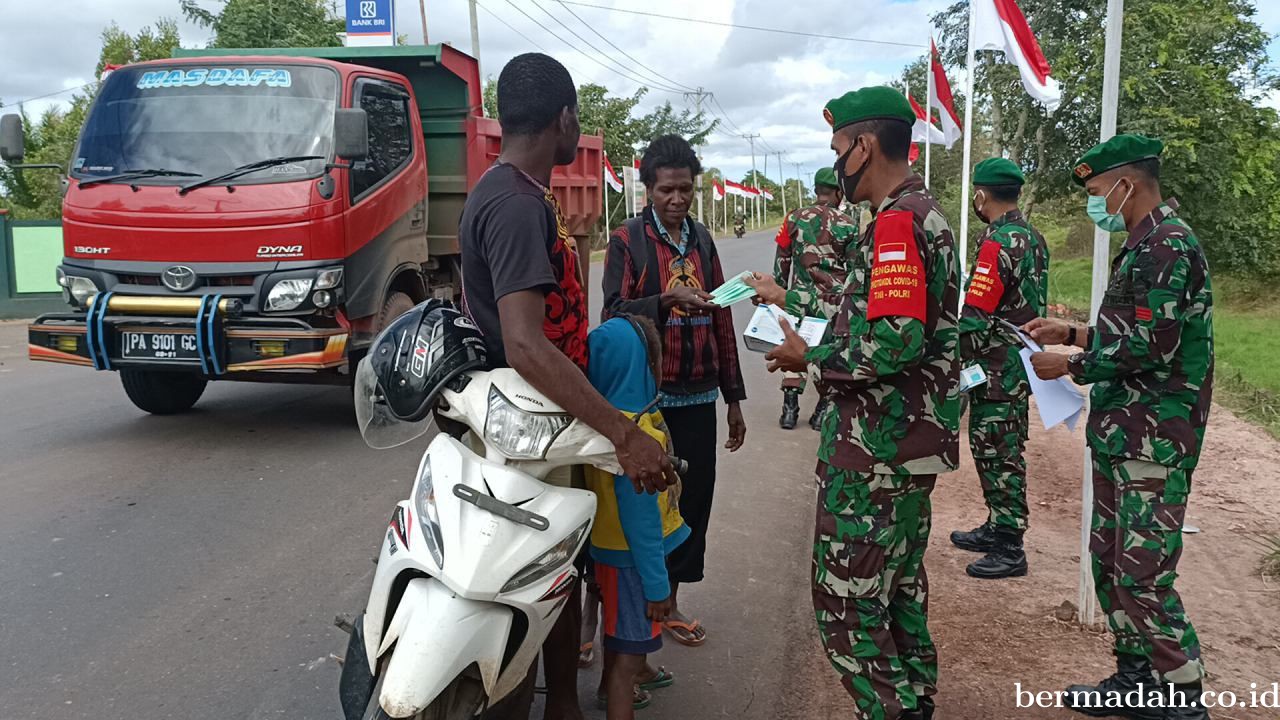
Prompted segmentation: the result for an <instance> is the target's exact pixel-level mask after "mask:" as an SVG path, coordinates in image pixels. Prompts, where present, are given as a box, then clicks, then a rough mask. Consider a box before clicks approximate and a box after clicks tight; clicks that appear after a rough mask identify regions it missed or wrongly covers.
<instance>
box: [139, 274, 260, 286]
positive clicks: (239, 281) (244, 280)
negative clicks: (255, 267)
mask: <svg viewBox="0 0 1280 720" xmlns="http://www.w3.org/2000/svg"><path fill="white" fill-rule="evenodd" d="M118 277H119V278H120V282H121V283H122V284H125V285H152V286H159V285H160V284H161V283H160V276H159V275H142V274H126V275H120V276H118ZM199 286H204V287H253V276H252V275H205V276H202V277H201V278H200V282H199Z"/></svg>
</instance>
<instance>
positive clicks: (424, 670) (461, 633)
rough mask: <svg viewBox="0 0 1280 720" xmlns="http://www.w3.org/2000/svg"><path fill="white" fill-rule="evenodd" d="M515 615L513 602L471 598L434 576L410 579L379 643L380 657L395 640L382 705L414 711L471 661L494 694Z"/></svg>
mask: <svg viewBox="0 0 1280 720" xmlns="http://www.w3.org/2000/svg"><path fill="white" fill-rule="evenodd" d="M511 621H512V616H511V610H510V609H509V608H507V607H504V606H502V605H498V604H496V603H489V602H478V601H475V600H466V599H464V598H461V597H459V596H457V595H455V594H454V593H453V592H452V591H450V590H449V589H448V588H447V587H445V586H444V584H443V583H441V582H440V581H438V580H436V579H434V578H417V579H415V580H412V581H410V582H409V585H408V587H406V588H405V591H404V595H403V597H402V598H401V600H400V604H399V606H398V607H397V608H396V613H395V617H394V618H392V620H391V625H390V626H389V627H388V628H387V633H386V635H385V636H384V637H383V638H382V646H381V647H380V648H379V649H378V656H379V657H381V656H382V655H383V654H384V653H386V652H387V651H388V650H390V649H391V647H392V646H393V645H394V646H395V652H394V653H392V655H391V658H390V660H389V661H388V662H387V664H386V669H385V671H384V672H385V673H386V675H385V678H384V679H383V681H382V693H381V695H380V696H379V698H378V702H379V704H381V705H382V709H383V710H385V711H386V712H387V714H389V715H391V716H392V717H412V716H413V715H415V714H417V713H418V712H419V711H420V710H422V709H423V708H425V707H427V706H428V705H430V704H431V702H432V701H433V700H435V699H436V697H437V696H438V695H439V694H440V693H441V692H442V691H444V689H445V688H447V687H448V686H449V683H451V682H453V680H454V678H456V677H458V675H460V674H461V673H462V672H463V671H465V670H466V669H467V668H468V667H470V666H471V665H475V666H476V667H477V668H479V670H480V678H481V681H482V683H483V684H484V690H485V694H486V695H488V696H489V697H490V698H491V699H494V698H493V695H492V693H493V688H494V684H495V683H496V682H497V679H498V675H499V673H500V672H501V670H502V656H503V652H504V651H505V650H506V647H507V636H508V634H509V633H510V631H511Z"/></svg>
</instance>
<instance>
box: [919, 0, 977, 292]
mask: <svg viewBox="0 0 1280 720" xmlns="http://www.w3.org/2000/svg"><path fill="white" fill-rule="evenodd" d="M930 53H932V49H930ZM973 56H974V52H973V3H972V2H970V3H969V44H968V45H967V46H965V61H964V64H965V73H966V74H967V75H968V78H969V79H968V84H967V86H966V87H965V93H964V164H963V165H962V166H961V168H960V279H961V281H962V282H963V280H964V278H965V276H966V274H967V273H968V267H969V163H970V162H971V159H972V156H973V93H974V87H973V86H974V82H973ZM929 62H930V69H932V62H933V57H932V55H930V58H929ZM961 302H962V303H963V302H964V300H963V299H962V300H961Z"/></svg>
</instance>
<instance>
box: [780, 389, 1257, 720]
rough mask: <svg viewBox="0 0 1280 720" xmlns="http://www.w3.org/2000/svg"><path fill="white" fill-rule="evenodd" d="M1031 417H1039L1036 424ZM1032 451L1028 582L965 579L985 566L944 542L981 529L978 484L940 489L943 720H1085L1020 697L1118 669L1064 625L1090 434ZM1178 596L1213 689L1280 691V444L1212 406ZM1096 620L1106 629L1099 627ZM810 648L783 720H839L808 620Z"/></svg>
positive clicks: (1246, 715)
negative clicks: (1277, 575)
mask: <svg viewBox="0 0 1280 720" xmlns="http://www.w3.org/2000/svg"><path fill="white" fill-rule="evenodd" d="M1033 415H1034V413H1033ZM1031 422H1032V425H1033V431H1032V438H1031V442H1030V443H1029V444H1028V447H1027V453H1026V454H1027V464H1028V473H1029V478H1030V481H1029V486H1030V487H1029V492H1030V502H1031V507H1032V517H1031V531H1030V532H1029V533H1028V537H1027V546H1028V555H1029V561H1030V566H1031V572H1030V575H1029V576H1028V577H1026V578H1020V579H1014V580H1002V581H996V582H992V581H979V580H973V579H971V578H969V577H968V576H967V575H965V573H964V568H965V565H966V564H968V563H969V562H970V561H972V560H973V559H974V558H975V557H976V556H975V555H973V554H971V553H967V552H964V551H962V550H958V549H956V548H954V547H952V546H951V544H950V542H948V541H947V535H948V534H949V533H950V532H951V531H952V530H955V529H969V528H971V527H973V526H975V525H977V524H978V523H979V522H981V521H982V519H983V517H984V510H983V505H982V495H981V491H980V489H979V485H978V478H977V474H976V473H975V471H974V468H973V462H972V459H971V458H970V456H969V454H968V448H967V445H966V447H965V448H964V449H963V451H962V457H963V462H962V465H961V468H960V470H959V471H957V472H955V473H952V474H951V475H947V476H944V477H942V478H940V479H939V482H938V488H937V490H936V491H935V493H934V528H933V536H932V544H931V547H930V549H929V555H928V560H927V563H928V570H929V578H930V581H931V585H932V596H931V598H930V627H931V629H932V630H933V634H934V638H935V641H936V642H937V644H938V651H939V656H940V662H941V670H940V674H941V678H940V693H939V696H938V698H937V700H938V706H939V709H940V717H942V718H945V719H946V720H991V719H993V718H994V719H997V720H1005V719H1008V720H1013V719H1015V718H1017V719H1021V718H1027V717H1035V718H1041V717H1043V718H1071V717H1078V716H1076V715H1074V714H1073V713H1071V712H1069V711H1066V710H1056V709H1031V710H1026V709H1018V708H1017V707H1016V705H1015V703H1016V697H1015V694H1016V687H1017V685H1016V683H1021V687H1022V688H1023V689H1026V690H1030V691H1033V692H1040V691H1046V690H1049V691H1052V690H1058V689H1061V688H1063V687H1065V686H1066V685H1068V684H1070V683H1073V682H1083V681H1087V682H1095V681H1097V680H1098V679H1101V678H1102V677H1104V676H1106V675H1107V674H1109V673H1110V672H1111V671H1112V670H1113V669H1114V663H1113V660H1112V658H1111V654H1110V652H1111V651H1110V648H1111V641H1110V636H1109V635H1108V634H1107V633H1105V632H1103V631H1101V630H1100V629H1092V630H1090V629H1085V628H1082V627H1081V626H1080V625H1079V624H1078V623H1076V622H1074V621H1066V622H1064V621H1063V620H1061V619H1059V618H1060V617H1064V616H1066V614H1065V613H1063V612H1062V607H1063V603H1072V604H1074V603H1076V601H1077V581H1078V572H1079V563H1078V561H1079V555H1080V491H1081V475H1082V472H1083V464H1084V459H1083V458H1084V455H1083V453H1084V449H1083V437H1084V435H1083V428H1080V429H1078V430H1077V431H1076V432H1075V433H1070V432H1067V431H1066V430H1065V429H1063V428H1056V429H1054V430H1052V431H1050V432H1044V431H1043V430H1039V429H1038V428H1039V427H1040V426H1039V419H1038V418H1037V417H1033V418H1032V421H1031ZM1187 521H1188V523H1189V524H1192V525H1195V526H1197V527H1199V528H1200V532H1199V533H1197V534H1188V535H1186V536H1185V540H1186V550H1185V552H1184V554H1183V558H1182V562H1181V565H1180V570H1181V577H1180V579H1179V581H1178V589H1179V591H1180V592H1181V594H1182V597H1183V601H1184V603H1185V605H1186V607H1187V611H1188V613H1189V614H1190V617H1191V620H1192V622H1193V623H1194V624H1195V626H1196V628H1197V630H1198V632H1199V634H1200V637H1201V641H1202V644H1203V647H1204V658H1205V661H1206V664H1207V666H1208V669H1209V673H1210V677H1209V680H1208V687H1210V688H1212V689H1214V690H1217V691H1219V692H1221V691H1226V690H1229V691H1232V692H1235V693H1237V694H1238V695H1239V696H1240V697H1241V698H1245V699H1247V697H1248V694H1249V691H1250V683H1257V684H1258V689H1259V691H1261V690H1264V689H1266V688H1269V687H1270V686H1271V683H1273V682H1278V681H1280V622H1278V621H1277V619H1276V618H1277V609H1280V587H1278V586H1277V585H1276V584H1275V583H1271V584H1268V583H1267V582H1266V581H1264V580H1263V579H1262V578H1261V577H1259V575H1258V574H1257V567H1258V564H1259V562H1260V560H1261V557H1262V552H1263V551H1262V548H1261V546H1260V545H1258V544H1257V543H1256V542H1255V538H1257V537H1258V536H1259V535H1260V534H1263V533H1273V534H1274V533H1276V532H1280V444H1278V443H1276V442H1275V441H1274V440H1273V439H1271V438H1270V437H1269V436H1268V435H1267V434H1266V433H1264V432H1263V431H1261V430H1259V429H1258V428H1256V427H1254V426H1252V425H1249V424H1247V423H1245V422H1243V421H1241V420H1239V419H1238V418H1236V417H1235V416H1234V415H1232V414H1231V413H1230V412H1229V411H1227V410H1224V409H1223V408H1221V407H1217V406H1215V407H1214V409H1213V416H1212V419H1211V421H1210V424H1209V429H1208V433H1207V437H1206V440H1205V454H1204V457H1203V458H1202V460H1201V463H1200V467H1199V468H1198V469H1197V471H1196V473H1195V477H1194V488H1193V494H1192V498H1191V504H1190V507H1189V510H1188V516H1187ZM1099 619H1100V620H1101V619H1102V618H1101V616H1099ZM792 629H794V630H795V631H796V632H803V633H804V635H805V641H804V642H799V641H798V642H797V643H796V645H797V648H796V649H794V650H793V652H792V653H791V657H790V658H788V661H789V664H791V668H792V669H793V670H794V672H795V676H796V680H795V682H794V683H793V684H792V685H791V686H790V687H788V688H787V689H786V690H784V691H783V692H782V693H781V696H780V697H779V706H778V707H777V708H776V715H775V717H778V718H796V719H797V720H798V719H799V718H817V717H839V716H844V715H847V714H848V713H849V708H850V700H849V698H848V697H847V696H845V695H844V693H843V690H842V689H841V688H840V686H839V684H838V683H837V681H836V676H835V673H834V671H832V670H831V668H830V667H829V666H827V664H826V660H825V658H824V657H823V656H822V654H821V649H820V646H819V644H818V640H817V634H816V632H815V629H814V625H813V622H812V618H811V617H810V618H809V622H807V623H796V624H795V625H793V626H792ZM1213 717H1214V718H1215V719H1222V718H1225V719H1227V720H1230V719H1232V718H1236V719H1239V720H1255V719H1256V720H1264V719H1270V720H1274V718H1276V717H1277V712H1276V710H1274V709H1272V710H1268V709H1261V708H1259V709H1248V708H1232V709H1229V710H1217V711H1215V712H1214V713H1213Z"/></svg>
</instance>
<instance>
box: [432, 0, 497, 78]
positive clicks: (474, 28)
mask: <svg viewBox="0 0 1280 720" xmlns="http://www.w3.org/2000/svg"><path fill="white" fill-rule="evenodd" d="M425 1H426V0H423V2H425ZM467 5H468V6H469V9H470V11H471V57H473V58H475V59H476V70H477V72H478V71H479V69H480V23H479V21H477V20H476V0H468V2H467ZM426 22H427V21H426V15H425V13H424V15H423V20H422V23H423V25H422V34H423V36H426V34H427V25H426ZM480 82H482V83H483V82H484V73H480Z"/></svg>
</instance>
